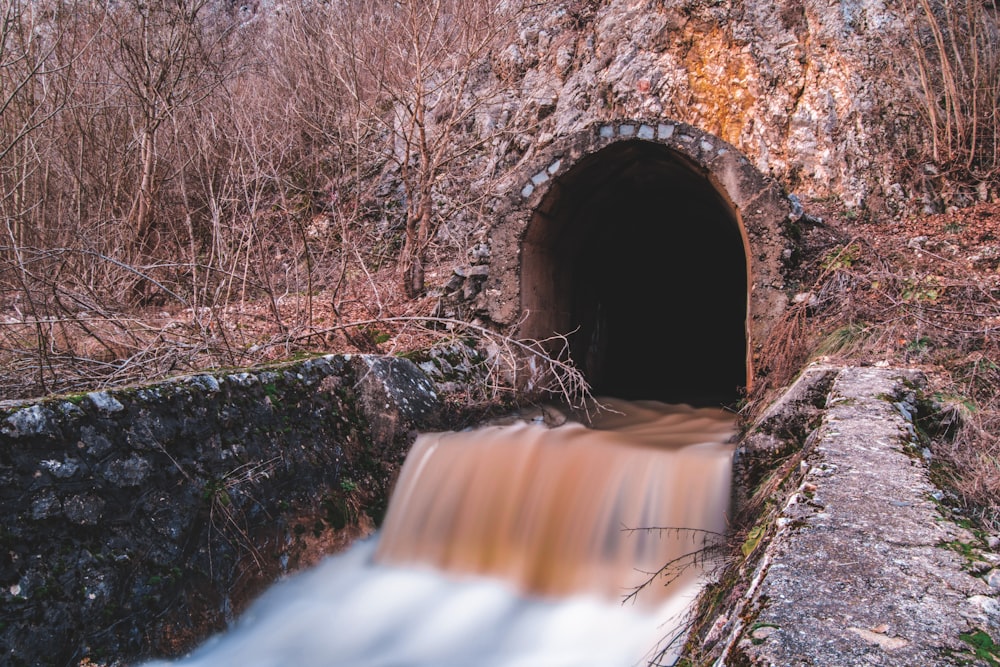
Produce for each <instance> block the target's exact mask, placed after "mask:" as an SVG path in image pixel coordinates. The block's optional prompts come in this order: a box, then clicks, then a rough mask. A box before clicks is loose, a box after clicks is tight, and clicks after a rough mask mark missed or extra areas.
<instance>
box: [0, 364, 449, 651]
mask: <svg viewBox="0 0 1000 667" xmlns="http://www.w3.org/2000/svg"><path fill="white" fill-rule="evenodd" d="M437 409H438V403H437V397H436V396H435V394H434V391H433V389H432V386H431V383H430V382H429V381H428V380H427V378H426V377H425V376H423V374H422V373H421V372H420V370H419V369H417V367H416V366H414V365H413V364H412V363H411V362H409V361H406V360H405V359H395V358H385V357H370V356H353V357H351V356H349V355H345V356H327V357H322V358H316V359H310V360H307V361H301V362H296V363H293V364H289V365H284V366H276V367H271V368H267V369H256V370H248V371H242V372H228V373H226V372H221V373H211V374H202V375H197V376H191V377H183V378H177V379H174V380H171V381H168V382H164V383H160V384H156V385H150V386H144V387H137V388H129V389H121V390H114V391H107V392H95V393H90V394H85V395H80V396H67V397H60V398H50V399H45V400H42V401H38V402H33V403H30V404H23V405H11V404H7V405H4V406H2V407H0V498H2V505H0V515H2V523H0V547H2V548H0V663H3V664H6V665H12V666H17V665H60V666H61V665H79V664H81V663H82V664H88V663H87V661H88V660H89V661H90V664H102V663H103V664H109V663H115V662H117V661H125V662H128V661H131V660H134V659H136V658H139V657H142V655H143V654H144V653H148V652H150V651H152V652H153V653H155V654H157V655H168V654H171V653H177V652H180V651H183V650H185V649H186V648H188V647H189V645H190V642H191V641H193V640H194V639H196V638H198V637H200V636H204V634H205V633H207V632H210V631H212V630H215V629H219V628H221V627H223V626H224V625H225V622H226V621H227V620H228V619H229V618H231V617H232V615H233V614H235V613H236V611H238V608H239V607H240V606H241V603H242V602H243V601H244V598H247V597H250V596H252V595H254V594H255V593H256V592H257V591H259V590H260V588H261V587H262V586H264V585H266V583H268V582H270V581H271V580H273V579H274V578H275V577H276V576H278V575H279V574H281V572H282V570H284V569H286V568H287V567H289V565H290V564H291V565H292V566H294V564H295V562H296V561H297V560H298V556H299V555H300V552H301V551H302V550H303V549H304V548H305V547H304V546H303V541H304V540H305V539H306V538H322V537H323V535H324V534H325V533H333V532H336V531H337V530H342V529H349V528H350V527H351V526H353V525H357V524H359V523H362V522H364V523H368V524H371V523H374V524H377V523H378V521H379V520H380V518H381V514H382V512H383V511H384V507H385V504H386V502H387V500H388V493H389V491H390V486H391V484H392V482H393V480H394V477H395V474H396V471H397V470H398V466H399V465H400V464H401V462H402V460H403V458H404V456H405V453H406V451H407V449H408V447H409V444H410V443H411V441H412V433H411V430H412V429H414V428H417V427H421V426H424V425H426V424H427V422H428V420H430V419H432V418H433V416H434V414H435V413H436V411H437Z"/></svg>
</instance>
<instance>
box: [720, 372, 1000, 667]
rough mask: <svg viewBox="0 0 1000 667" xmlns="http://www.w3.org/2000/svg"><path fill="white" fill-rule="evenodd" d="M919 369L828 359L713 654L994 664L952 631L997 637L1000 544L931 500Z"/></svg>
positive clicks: (757, 659)
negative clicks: (735, 611)
mask: <svg viewBox="0 0 1000 667" xmlns="http://www.w3.org/2000/svg"><path fill="white" fill-rule="evenodd" d="M918 381H919V377H918V376H916V375H915V374H913V373H912V372H905V371H895V370H890V369H878V368H847V369H841V370H839V371H838V372H837V376H836V378H835V379H834V381H833V385H832V389H831V391H830V394H829V398H828V401H827V410H826V411H825V413H824V415H823V417H822V420H821V422H820V425H819V427H818V428H817V429H816V430H815V431H813V432H812V434H811V435H810V436H809V438H808V440H807V442H806V453H805V458H804V460H803V461H802V463H801V464H800V472H803V473H804V474H803V476H802V482H801V485H800V486H799V487H798V491H797V492H796V493H794V494H793V495H792V496H791V498H790V499H789V500H788V501H787V503H786V505H785V506H784V508H783V510H782V511H781V512H780V514H779V518H778V519H777V521H776V522H775V523H776V532H775V534H774V537H773V538H772V539H771V540H770V542H769V544H768V545H767V546H762V547H760V548H761V549H765V551H764V554H763V556H762V557H761V558H760V561H759V563H758V565H757V567H756V571H755V572H754V573H753V577H752V579H751V584H750V587H749V590H748V591H747V593H746V596H745V601H746V602H747V607H746V608H745V609H744V610H743V613H741V614H740V615H739V617H740V620H739V622H737V623H735V626H736V627H732V625H730V628H731V630H730V635H729V644H728V646H727V648H726V651H725V653H724V654H723V656H722V658H720V659H719V660H718V662H717V663H716V664H717V665H776V666H779V665H780V666H791V665H824V666H832V665H841V666H846V665H953V664H963V665H968V664H991V665H995V664H997V663H996V662H995V661H992V660H991V658H992V656H991V657H984V656H983V655H980V656H979V657H977V656H976V655H975V653H974V649H973V647H972V646H971V644H970V643H969V641H966V640H963V639H962V637H961V636H962V634H963V633H966V638H967V639H968V638H969V635H974V634H975V633H976V632H977V631H980V632H983V633H986V634H988V635H991V636H992V637H993V638H994V639H997V638H998V632H997V631H998V629H1000V605H998V602H997V592H998V591H997V589H996V588H993V587H991V586H990V585H989V583H987V582H988V581H991V580H992V579H996V578H997V577H995V576H993V575H995V573H996V572H997V570H996V569H994V568H996V566H997V565H998V561H1000V558H998V557H997V556H996V555H995V554H994V553H991V552H990V550H989V549H988V548H987V540H985V539H981V538H983V536H982V535H980V536H977V535H974V534H973V533H972V532H971V531H969V530H966V529H964V528H962V527H960V526H958V525H956V523H955V522H953V521H952V520H949V519H946V518H945V516H944V514H945V513H947V512H942V510H941V509H940V508H939V505H938V503H937V501H936V498H938V497H940V492H939V491H938V490H937V488H936V487H935V486H934V485H933V484H932V483H931V482H930V480H929V477H928V467H927V463H926V460H925V457H926V455H927V453H926V452H925V451H924V450H923V449H922V445H920V444H919V443H918V441H917V438H916V437H915V433H914V429H913V421H912V414H913V410H914V407H915V406H914V402H913V401H914V395H915V394H914V392H913V391H912V390H911V387H912V386H913V383H914V382H918ZM993 542H994V543H995V540H993ZM994 546H995V544H994Z"/></svg>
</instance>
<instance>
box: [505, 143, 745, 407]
mask: <svg viewBox="0 0 1000 667" xmlns="http://www.w3.org/2000/svg"><path fill="white" fill-rule="evenodd" d="M747 262H748V260H747V243H746V240H745V236H744V233H743V231H742V228H741V225H740V221H739V218H738V216H737V213H736V211H735V209H734V207H733V206H732V205H731V204H729V203H728V201H727V200H726V199H725V198H724V196H723V195H722V194H721V193H720V191H719V190H718V189H717V188H716V187H715V186H714V185H713V183H712V182H711V181H710V180H709V179H708V178H707V177H706V176H705V175H704V170H703V169H700V168H699V167H698V166H697V165H695V164H693V163H692V162H691V161H690V160H689V159H688V158H686V157H684V156H683V155H681V154H679V153H678V152H676V151H674V150H671V149H670V148H668V147H665V146H663V145H660V144H657V143H652V142H645V141H622V142H617V143H613V144H611V145H609V146H607V147H606V148H604V149H602V150H600V151H598V152H596V153H592V154H590V155H588V156H586V157H584V158H582V159H581V160H580V161H579V162H577V163H576V165H574V166H573V167H572V168H571V169H570V170H569V171H567V172H566V173H564V174H563V175H562V176H560V177H559V178H558V179H556V180H555V181H554V182H553V183H552V184H551V186H550V188H549V190H548V191H547V193H546V194H545V196H544V197H543V199H542V200H541V203H540V205H539V206H537V207H536V209H535V212H534V214H533V217H532V219H531V222H530V223H529V225H528V228H527V230H526V234H525V237H524V240H523V243H522V256H521V311H522V313H524V317H525V321H524V323H523V325H522V327H521V331H522V334H524V335H526V336H527V337H532V338H539V339H541V338H545V337H547V336H551V335H552V334H553V333H567V334H569V335H568V338H569V341H570V349H571V353H572V356H573V358H574V360H576V362H577V363H578V364H579V365H580V366H581V367H582V369H583V371H584V373H585V374H586V376H587V378H588V380H589V381H590V383H591V385H592V387H593V390H594V393H595V395H609V396H616V397H620V398H627V399H656V400H662V401H667V402H684V403H690V404H693V405H728V404H732V403H735V402H736V401H737V400H738V399H739V397H740V395H741V392H742V391H743V389H744V388H745V387H746V386H747V382H748V375H749V373H748V368H749V366H748V360H747V350H748V345H747V303H748V287H747V285H748V265H747ZM570 332H572V333H570Z"/></svg>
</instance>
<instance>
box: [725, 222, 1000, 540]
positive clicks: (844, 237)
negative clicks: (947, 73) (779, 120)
mask: <svg viewBox="0 0 1000 667" xmlns="http://www.w3.org/2000/svg"><path fill="white" fill-rule="evenodd" d="M822 206H823V205H822V204H821V203H816V204H815V205H814V208H817V209H822ZM824 217H825V220H826V224H825V225H812V224H809V223H806V224H805V225H804V226H803V228H802V229H801V230H800V231H801V232H802V233H803V236H804V240H805V243H804V247H805V249H806V251H808V252H810V254H811V257H809V258H808V259H807V260H806V261H805V262H804V267H805V270H803V271H802V272H801V274H800V275H799V276H798V278H799V279H800V280H801V284H800V286H799V292H798V294H797V295H796V299H795V300H796V301H797V303H796V304H795V305H794V306H793V307H792V308H791V309H790V310H789V311H788V313H787V314H786V316H785V318H784V319H783V321H782V323H781V324H780V326H779V327H778V328H777V330H776V332H775V335H774V336H772V338H771V339H770V340H769V341H768V342H767V344H766V346H765V349H764V352H763V354H762V358H761V359H760V360H759V362H758V363H759V368H760V369H761V371H762V376H763V378H762V379H763V381H762V382H760V383H759V385H758V386H757V387H756V388H755V391H754V393H753V395H751V396H750V397H748V398H749V400H748V401H747V406H746V408H745V414H746V415H747V417H748V418H752V416H753V414H755V413H756V412H759V411H760V410H761V409H763V407H764V406H765V405H766V404H767V402H768V401H769V399H771V398H773V395H774V393H775V392H776V391H778V390H779V389H780V388H781V387H782V386H784V385H786V384H787V383H788V382H789V381H790V380H791V379H793V377H794V375H795V374H796V373H797V372H798V370H799V369H801V368H802V366H803V365H804V364H805V363H806V362H807V361H809V360H810V359H815V358H823V357H826V358H829V359H830V360H831V361H837V362H843V363H858V364H877V365H888V366H904V365H905V366H916V367H920V368H922V369H923V370H924V371H925V372H926V374H927V375H928V378H929V381H930V382H929V389H928V398H929V399H930V400H929V405H930V406H931V411H932V412H933V413H934V414H930V415H928V416H927V417H928V419H927V425H928V428H929V429H932V430H934V431H935V432H934V433H933V435H935V436H936V437H935V438H934V445H933V448H934V450H935V451H934V454H935V461H936V465H935V466H934V470H935V473H936V474H937V475H938V477H939V480H940V481H942V482H944V483H945V484H946V485H947V486H948V487H950V488H951V489H952V490H953V492H954V493H955V494H956V500H957V501H958V502H959V503H961V504H962V505H964V507H965V509H966V510H967V511H968V512H969V513H971V514H972V515H974V516H975V517H976V518H977V519H979V520H980V521H981V522H982V523H983V525H984V526H985V527H987V528H990V529H992V530H997V529H1000V439H998V433H1000V399H998V394H997V388H998V386H1000V336H998V332H1000V205H998V204H980V205H978V206H975V207H971V208H968V209H963V210H956V211H950V212H949V213H946V214H942V215H935V216H928V217H919V218H912V219H905V220H896V221H883V220H869V219H859V218H858V217H857V216H856V215H855V214H854V213H852V212H850V211H843V210H840V211H837V210H830V211H826V212H825V216H824Z"/></svg>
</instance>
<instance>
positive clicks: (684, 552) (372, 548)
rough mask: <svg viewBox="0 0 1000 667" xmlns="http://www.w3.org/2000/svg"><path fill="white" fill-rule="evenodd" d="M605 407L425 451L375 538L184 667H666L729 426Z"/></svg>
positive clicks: (719, 512) (414, 457) (421, 447)
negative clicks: (589, 417)
mask: <svg viewBox="0 0 1000 667" xmlns="http://www.w3.org/2000/svg"><path fill="white" fill-rule="evenodd" d="M602 403H604V404H605V405H606V406H607V407H608V408H610V410H606V411H602V412H600V413H598V415H597V416H596V417H595V418H594V420H593V423H591V424H590V425H589V426H585V425H583V424H581V423H578V422H574V421H572V420H569V421H566V423H564V424H562V425H561V426H558V427H555V428H550V427H548V426H546V425H544V424H541V423H536V421H540V420H516V421H514V422H513V423H511V424H507V425H503V426H485V427H482V428H479V429H476V430H472V431H465V432H457V433H434V434H424V435H421V436H420V437H419V438H418V439H417V442H416V443H415V445H414V447H413V449H412V450H411V452H410V454H409V456H408V458H407V461H406V464H405V465H404V467H403V470H402V472H401V475H400V479H399V481H398V483H397V485H396V490H395V492H394V494H393V498H392V500H391V502H390V506H389V513H388V515H387V517H386V521H385V524H384V526H383V528H382V530H381V531H380V533H378V534H377V535H376V536H375V537H374V538H373V539H371V540H366V541H365V542H363V543H361V544H358V545H355V546H354V547H353V548H352V549H351V550H350V551H348V552H347V553H345V554H341V555H337V556H333V557H330V558H328V559H327V560H325V561H324V562H323V563H321V564H320V565H318V566H317V567H315V568H313V569H311V570H309V571H307V572H304V573H301V574H298V575H295V576H293V577H291V578H289V579H288V580H286V581H283V582H280V583H278V584H276V585H275V586H274V587H273V588H272V589H271V590H270V591H269V592H268V593H266V594H265V595H264V596H263V597H262V598H261V599H260V600H258V601H257V602H256V603H255V604H254V605H253V606H252V607H251V608H250V609H249V610H248V612H247V613H246V614H245V615H244V617H243V618H241V619H240V620H239V621H238V622H237V623H236V624H235V625H234V627H233V628H232V629H231V630H230V631H229V632H227V633H225V634H223V635H220V636H219V637H216V638H214V639H212V640H210V641H209V642H208V643H207V644H206V645H205V646H203V647H202V648H200V649H198V650H197V651H195V652H194V653H193V654H192V655H191V656H189V657H187V658H185V659H183V660H181V661H179V663H178V664H181V665H190V666H193V665H198V666H208V665H213V666H215V665H240V666H242V667H278V666H285V665H289V666H290V665H296V666H298V667H334V666H337V667H340V666H343V667H348V666H350V667H404V666H407V667H432V666H433V667H452V666H453V667H467V666H469V665H479V666H490V667H562V666H564V667H590V666H593V667H615V666H619V665H620V666H622V667H625V666H627V665H635V664H643V663H645V662H647V661H650V660H655V664H667V665H669V664H672V662H673V660H674V659H675V656H676V651H675V650H671V648H672V647H670V646H668V644H669V643H670V641H671V639H674V638H676V637H678V636H679V635H680V634H681V632H682V628H683V625H684V623H683V621H684V616H685V613H686V611H687V609H688V607H689V606H690V603H691V601H692V600H693V599H694V597H695V595H696V594H697V592H698V590H699V589H700V587H701V585H702V584H703V582H704V579H705V566H706V564H707V563H709V564H710V563H711V550H710V549H709V550H707V551H706V547H711V545H712V544H714V543H718V542H719V541H720V540H721V538H722V536H723V535H724V533H725V531H726V513H727V510H728V506H729V501H730V473H731V466H732V453H733V445H732V444H730V440H731V439H732V436H733V435H734V432H735V427H734V419H733V417H732V415H730V414H728V413H725V412H723V411H721V410H717V409H713V408H698V409H693V408H689V407H686V406H670V405H666V404H662V403H655V402H624V401H616V400H613V399H605V400H603V401H602ZM668 564H672V565H670V566H668V567H667V568H666V570H665V571H664V572H663V573H662V574H660V575H657V574H656V573H657V572H658V571H660V569H661V568H663V567H664V566H665V565H668ZM674 643H675V644H676V643H677V642H674ZM658 655H659V656H660V657H657V656H658Z"/></svg>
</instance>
